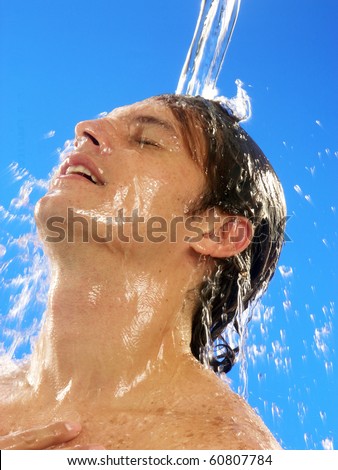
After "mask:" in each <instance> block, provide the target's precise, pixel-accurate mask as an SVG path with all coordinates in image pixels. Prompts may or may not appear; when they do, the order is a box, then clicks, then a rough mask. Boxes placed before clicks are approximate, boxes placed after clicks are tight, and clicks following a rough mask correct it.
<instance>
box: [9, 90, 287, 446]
mask: <svg viewBox="0 0 338 470" xmlns="http://www.w3.org/2000/svg"><path fill="white" fill-rule="evenodd" d="M272 198H274V203H273V204H272V200H273V199H272ZM284 217H285V205H284V198H283V194H282V190H281V188H280V184H279V182H278V179H277V177H276V175H275V174H274V172H273V170H272V168H271V166H270V165H269V164H268V162H267V160H266V159H265V157H264V155H263V154H262V153H261V151H260V149H259V148H258V147H257V146H256V145H255V144H254V142H253V141H252V140H251V139H250V137H249V136H248V135H247V134H246V133H245V132H244V131H243V130H242V129H240V127H239V126H238V124H237V122H236V121H235V120H234V119H233V118H232V117H231V116H229V115H228V113H227V112H226V110H224V109H222V107H221V106H220V105H219V104H217V103H214V102H210V101H207V100H204V99H202V98H198V97H197V98H192V97H180V96H175V95H164V96H160V97H156V98H151V99H149V100H145V101H143V102H140V103H136V104H134V105H132V106H127V107H123V108H119V109H116V110H114V111H113V112H112V113H110V114H108V115H107V116H106V117H104V118H101V119H98V120H94V121H86V122H82V123H80V124H78V126H77V127H76V140H75V143H74V149H73V150H71V151H70V152H69V153H68V154H66V155H65V158H64V161H63V163H62V164H61V167H60V169H59V171H58V172H57V173H56V174H55V175H54V177H53V179H52V182H51V186H50V190H49V191H48V193H47V194H46V195H45V196H44V197H43V198H42V199H41V200H40V202H39V203H38V205H37V207H36V221H37V226H38V230H39V233H40V237H41V240H42V241H43V242H44V246H45V252H46V254H47V255H48V257H49V260H50V270H51V284H50V292H49V302H48V308H47V312H46V317H45V320H44V323H43V326H42V330H41V334H40V336H39V338H38V340H37V343H36V345H35V349H34V352H33V354H32V357H31V362H30V365H29V367H28V369H27V370H26V371H24V370H23V371H22V372H21V373H20V374H19V375H20V377H16V378H13V377H10V378H8V388H7V395H6V396H9V398H8V399H7V402H6V403H4V405H2V407H1V415H2V416H6V419H5V420H4V422H3V424H2V430H1V433H2V434H3V435H4V436H5V437H4V438H3V440H2V447H3V448H27V446H28V447H29V448H32V447H33V448H47V447H50V446H56V448H60V447H61V448H75V447H76V446H80V447H81V448H84V447H86V446H88V443H94V444H89V447H90V448H95V447H96V443H98V444H99V445H100V446H102V447H104V448H108V449H274V448H275V449H276V448H280V447H279V445H278V443H277V442H276V441H275V439H274V438H273V437H272V435H271V434H270V432H269V431H268V429H267V428H266V427H265V426H264V424H263V423H262V421H261V420H260V419H259V418H258V417H257V415H256V414H255V413H254V412H253V410H251V408H250V407H249V406H248V405H247V403H246V402H244V401H243V400H242V399H241V398H239V397H238V396H237V395H236V394H234V393H233V392H232V391H231V390H230V389H229V387H228V386H227V385H226V384H225V383H223V382H222V381H221V380H220V379H219V378H218V377H217V376H216V374H214V372H212V370H211V369H214V370H216V371H217V370H219V371H227V370H229V369H230V368H231V366H232V364H233V363H234V362H235V359H236V348H232V347H230V345H229V344H228V343H227V341H226V339H224V335H222V333H223V330H224V329H225V327H226V326H227V325H228V326H229V325H230V326H231V327H232V328H234V329H237V330H238V329H239V323H240V318H239V317H238V313H239V309H238V304H239V302H240V303H243V305H244V307H246V306H247V305H248V304H249V302H250V301H251V300H253V299H255V298H257V296H258V295H259V293H260V291H261V290H262V289H264V288H265V287H266V285H267V282H268V281H269V279H270V278H271V276H272V275H273V272H274V269H275V266H276V263H277V260H278V256H279V252H280V249H281V246H282V243H283V224H284ZM225 337H226V335H225ZM222 338H223V339H222ZM215 339H218V341H220V340H221V341H223V347H222V348H221V353H220V354H217V353H216V354H214V348H213V341H214V340H215ZM197 359H200V361H201V362H202V364H201V362H198V360H197ZM14 379H15V380H16V382H15V380H14ZM18 381H20V382H18ZM18 383H20V385H18ZM8 390H10V395H9V394H8ZM48 422H51V423H53V424H52V425H49V426H47V427H45V424H46V423H48ZM65 423H68V424H67V425H65ZM80 423H81V424H80ZM31 428H33V429H32V430H30V431H26V432H24V431H22V432H19V434H15V435H13V434H11V433H13V432H14V431H17V430H18V429H19V430H25V429H31ZM80 431H81V432H80ZM53 433H54V437H53V436H52V435H53ZM27 440H28V441H30V443H28V444H27ZM69 440H71V442H68V441H69ZM32 441H33V443H32ZM66 442H68V444H66ZM0 444H1V440H0ZM34 446H35V447H34Z"/></svg>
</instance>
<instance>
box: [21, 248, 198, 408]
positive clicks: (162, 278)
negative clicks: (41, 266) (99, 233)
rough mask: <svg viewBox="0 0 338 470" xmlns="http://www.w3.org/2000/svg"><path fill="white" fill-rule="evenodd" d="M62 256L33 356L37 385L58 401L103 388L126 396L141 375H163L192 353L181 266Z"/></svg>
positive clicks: (142, 378)
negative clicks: (61, 263)
mask: <svg viewBox="0 0 338 470" xmlns="http://www.w3.org/2000/svg"><path fill="white" fill-rule="evenodd" d="M63 259H68V262H66V263H63V265H60V264H55V265H54V266H53V269H52V282H51V288H50V295H49V305H48V311H47V314H46V320H45V324H44V327H43V330H42V333H41V336H40V338H39V340H38V343H37V346H36V349H35V352H34V354H33V358H32V365H31V369H30V375H29V377H30V382H31V385H32V386H33V388H34V389H35V390H36V391H40V392H41V393H44V394H46V393H47V394H48V395H49V396H54V397H55V398H56V399H60V397H61V398H62V399H64V398H66V397H68V398H69V399H71V397H76V399H77V400H81V399H84V400H87V399H88V397H89V396H91V397H92V398H93V399H95V397H99V395H100V393H101V391H102V390H109V393H110V394H112V395H113V396H117V397H120V398H122V397H123V396H125V397H127V396H128V394H129V393H130V392H131V391H133V390H134V389H136V388H137V386H138V385H139V384H141V383H142V382H144V381H146V380H148V381H149V380H153V379H154V378H155V377H157V379H156V380H158V378H159V376H161V377H162V379H163V380H164V381H165V380H167V379H168V378H169V377H170V375H172V374H175V369H176V367H177V364H178V363H179V362H180V361H184V358H191V353H190V348H189V343H190V334H191V331H190V330H191V326H190V325H191V305H190V303H189V302H186V301H185V293H186V292H187V290H189V287H190V283H191V278H188V279H187V276H186V275H185V272H182V273H179V272H178V271H177V270H175V272H174V271H170V268H169V267H166V266H165V265H163V263H161V269H159V266H156V264H155V263H152V264H151V265H150V266H147V270H145V266H142V265H140V264H139V263H132V262H130V260H128V261H127V260H126V259H117V257H115V259H113V258H109V257H108V258H107V256H102V257H100V256H99V255H96V256H95V257H93V256H88V259H91V260H93V259H94V260H95V262H94V263H91V264H90V265H87V263H86V261H83V256H82V257H81V258H79V257H77V258H74V259H73V260H72V262H69V257H68V258H64V257H63ZM75 259H81V260H82V261H81V263H77V262H76V261H75ZM166 268H168V269H166ZM182 305H183V307H182ZM162 379H161V380H162ZM154 380H155V379H154ZM168 380H169V379H168Z"/></svg>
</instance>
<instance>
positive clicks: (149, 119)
mask: <svg viewBox="0 0 338 470" xmlns="http://www.w3.org/2000/svg"><path fill="white" fill-rule="evenodd" d="M132 123H134V124H150V125H153V126H157V127H160V128H161V129H165V130H167V131H170V132H173V133H176V129H175V128H174V126H173V125H172V124H171V123H170V122H168V121H164V120H162V119H159V118H157V117H155V116H148V115H141V116H136V117H134V118H133V119H132Z"/></svg>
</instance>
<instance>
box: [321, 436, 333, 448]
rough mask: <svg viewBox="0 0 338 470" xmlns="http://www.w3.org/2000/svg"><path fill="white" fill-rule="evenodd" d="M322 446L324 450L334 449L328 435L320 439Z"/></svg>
mask: <svg viewBox="0 0 338 470" xmlns="http://www.w3.org/2000/svg"><path fill="white" fill-rule="evenodd" d="M322 446H323V449H325V450H334V448H333V439H332V438H329V437H327V438H326V439H323V440H322Z"/></svg>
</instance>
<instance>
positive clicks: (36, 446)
mask: <svg viewBox="0 0 338 470" xmlns="http://www.w3.org/2000/svg"><path fill="white" fill-rule="evenodd" d="M80 431H81V425H80V424H79V423H72V422H59V423H53V424H49V425H48V426H43V427H40V428H34V429H29V430H28V431H19V432H14V433H12V434H8V435H7V436H3V437H0V448H1V449H3V450H7V449H8V450H10V449H12V450H42V449H47V448H48V447H50V446H54V445H57V444H62V443H63V442H68V441H70V440H71V439H74V438H75V437H76V436H77V435H78V434H79V433H80Z"/></svg>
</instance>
